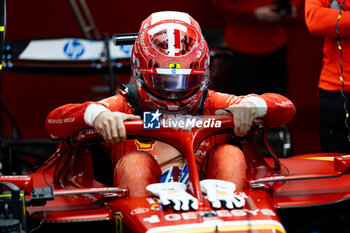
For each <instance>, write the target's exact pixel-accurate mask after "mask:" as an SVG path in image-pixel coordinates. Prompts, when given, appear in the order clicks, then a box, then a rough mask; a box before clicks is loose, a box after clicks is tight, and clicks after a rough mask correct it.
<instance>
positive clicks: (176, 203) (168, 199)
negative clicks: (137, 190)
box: [146, 182, 198, 211]
mask: <svg viewBox="0 0 350 233" xmlns="http://www.w3.org/2000/svg"><path fill="white" fill-rule="evenodd" d="M146 189H147V191H149V192H150V193H151V194H153V195H154V196H157V197H159V201H160V203H162V204H163V205H165V206H167V205H172V206H173V208H174V210H176V211H179V210H180V209H181V210H183V211H188V210H189V207H190V206H191V208H192V209H194V210H196V209H198V200H197V199H196V198H194V197H193V196H192V195H191V194H189V193H187V192H186V185H185V184H182V183H179V182H171V183H156V184H150V185H148V186H147V187H146Z"/></svg>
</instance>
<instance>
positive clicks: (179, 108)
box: [46, 11, 295, 210]
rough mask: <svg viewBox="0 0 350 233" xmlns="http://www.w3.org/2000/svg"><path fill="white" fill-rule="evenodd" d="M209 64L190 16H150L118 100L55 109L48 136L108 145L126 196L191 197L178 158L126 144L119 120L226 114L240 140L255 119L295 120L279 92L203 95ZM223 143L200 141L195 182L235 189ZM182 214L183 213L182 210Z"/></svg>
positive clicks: (232, 163)
mask: <svg viewBox="0 0 350 233" xmlns="http://www.w3.org/2000/svg"><path fill="white" fill-rule="evenodd" d="M209 60H210V57H209V48H208V45H207V43H206V41H205V39H204V37H203V35H202V32H201V29H200V26H199V24H198V23H197V22H196V21H195V20H194V19H193V18H192V17H191V16H190V15H188V14H187V13H183V12H174V11H167V12H156V13H153V14H152V15H150V16H149V17H148V18H147V19H146V20H144V21H143V23H142V24H141V27H140V30H139V35H138V37H137V39H136V41H135V43H134V46H133V50H132V55H131V62H132V71H133V77H132V79H131V82H130V83H129V84H128V85H126V86H125V87H124V88H122V90H120V94H118V95H115V96H112V97H109V98H106V99H103V100H101V101H98V102H85V103H82V104H67V105H64V106H61V107H59V108H57V109H55V110H53V111H52V112H51V113H50V114H49V115H48V117H47V119H46V129H47V131H48V132H49V133H50V134H51V135H52V136H54V137H69V136H71V135H72V134H73V133H75V132H77V131H78V130H81V129H83V128H86V127H91V126H92V127H94V128H95V129H96V131H97V132H98V133H100V134H101V135H102V137H103V138H104V140H105V142H107V143H109V148H110V155H111V160H112V163H113V165H114V166H115V172H114V184H115V186H118V187H122V188H128V189H129V195H130V197H142V196H149V192H151V193H152V194H154V195H157V196H161V195H162V194H161V193H162V192H161V190H164V189H167V188H169V189H175V190H178V191H179V192H181V193H182V194H183V196H182V197H181V198H182V199H184V198H188V199H191V198H193V197H192V196H191V195H187V194H188V193H186V192H185V191H186V185H187V184H188V183H189V178H188V168H187V164H186V160H185V159H184V156H183V155H181V153H180V152H179V151H178V150H177V149H175V148H174V147H172V146H170V145H168V144H165V143H163V142H160V141H146V142H145V141H138V140H126V134H125V127H124V125H123V121H126V120H139V119H140V116H141V117H142V116H143V113H144V112H146V111H156V113H159V114H162V117H164V118H169V117H173V116H182V115H214V114H220V115H229V114H232V116H233V118H234V122H235V128H234V129H233V131H234V133H235V135H236V136H243V135H245V134H246V133H247V132H248V131H249V129H250V127H251V125H252V122H253V120H254V119H256V118H262V119H264V121H265V124H266V125H268V126H270V127H274V126H276V127H277V126H280V125H283V124H285V123H287V122H288V121H289V120H291V118H292V117H293V116H294V114H295V107H294V105H293V104H292V102H291V101H290V100H288V99H287V98H285V97H283V96H281V95H278V94H273V93H269V94H263V95H255V94H251V95H247V96H234V95H228V94H222V93H217V92H215V91H212V90H208V89H207V86H208V74H209ZM242 78H244V77H242ZM214 81H215V80H214ZM226 139H227V137H225V136H220V137H219V136H213V137H211V138H208V139H206V140H205V141H203V142H202V143H201V145H200V147H199V148H198V149H197V150H196V154H195V155H196V162H197V165H198V171H199V172H200V176H201V178H202V179H211V180H214V181H215V182H216V181H218V180H219V181H222V183H221V184H222V185H221V186H222V187H223V188H226V189H229V190H232V191H234V189H236V190H242V189H244V186H245V178H246V170H247V166H246V162H245V158H244V155H243V153H242V151H241V150H240V149H239V148H238V147H236V146H233V145H230V144H226ZM219 181H218V182H219ZM225 181H226V183H225ZM169 182H172V183H175V184H176V187H175V186H172V187H170V186H169V184H170V183H169ZM181 183H183V184H181ZM204 183H205V182H204ZM204 183H203V192H207V191H208V187H209V186H210V185H211V184H204ZM151 184H153V185H151ZM216 184H218V183H216ZM231 184H234V186H232V185H231ZM206 185H207V187H206ZM218 186H220V185H216V187H218ZM210 187H211V186H210ZM232 193H233V192H232ZM180 196H181V195H180ZM184 196H186V197H184ZM161 199H162V197H161ZM192 201H193V200H192ZM194 202H195V200H194V201H193V202H192V203H194ZM182 203H185V202H184V201H182ZM213 203H214V202H212V204H213ZM216 203H217V204H218V205H220V202H216ZM227 205H228V207H232V204H230V203H229V204H227ZM177 208H178V209H179V208H180V207H179V206H177ZM192 208H195V205H192ZM181 209H183V210H187V209H188V205H187V206H184V207H181Z"/></svg>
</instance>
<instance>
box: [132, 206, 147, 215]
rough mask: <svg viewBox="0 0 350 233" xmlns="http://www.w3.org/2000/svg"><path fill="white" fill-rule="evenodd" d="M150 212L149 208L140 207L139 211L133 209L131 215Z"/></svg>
mask: <svg viewBox="0 0 350 233" xmlns="http://www.w3.org/2000/svg"><path fill="white" fill-rule="evenodd" d="M148 211H149V209H148V208H140V207H138V208H137V209H133V210H132V211H131V212H130V214H132V215H135V214H144V213H147V212H148Z"/></svg>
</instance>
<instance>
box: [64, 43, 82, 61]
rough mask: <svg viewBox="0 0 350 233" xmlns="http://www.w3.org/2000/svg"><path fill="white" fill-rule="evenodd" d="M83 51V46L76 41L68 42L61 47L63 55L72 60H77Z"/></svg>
mask: <svg viewBox="0 0 350 233" xmlns="http://www.w3.org/2000/svg"><path fill="white" fill-rule="evenodd" d="M84 51H85V48H84V46H83V45H82V44H81V43H80V42H79V41H77V40H70V41H68V42H67V43H66V44H65V45H64V47H63V52H64V54H66V55H67V56H68V57H69V58H72V59H78V58H79V57H80V56H81V55H83V54H84Z"/></svg>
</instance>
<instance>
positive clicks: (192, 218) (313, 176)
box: [0, 116, 350, 233]
mask: <svg viewBox="0 0 350 233" xmlns="http://www.w3.org/2000/svg"><path fill="white" fill-rule="evenodd" d="M200 118H201V119H202V120H205V119H208V118H211V119H214V120H216V121H221V127H220V128H196V127H195V128H192V129H191V130H184V129H175V128H161V129H143V123H142V121H131V122H125V126H126V132H127V135H128V138H140V137H145V138H152V139H156V140H160V141H163V142H166V143H169V144H171V145H173V146H174V147H176V148H177V149H178V150H179V151H180V152H182V154H183V155H185V157H186V159H187V161H188V166H189V172H190V180H191V183H192V189H193V195H194V196H195V197H196V198H197V199H198V201H199V209H198V210H197V211H188V212H174V211H173V210H172V209H171V208H164V207H163V206H161V204H160V203H159V202H158V200H157V199H156V198H153V197H148V198H129V197H128V193H127V190H126V189H119V188H113V187H106V186H105V185H103V184H101V183H99V182H97V181H96V180H95V179H94V173H93V168H92V161H91V153H90V151H89V150H87V145H90V144H92V143H96V142H98V141H101V137H100V136H99V135H98V134H97V133H96V132H95V130H93V129H85V130H82V131H80V132H78V133H77V134H76V135H75V136H74V137H72V138H71V141H70V142H67V141H62V142H61V143H60V145H59V147H58V149H57V151H56V153H55V154H57V155H53V156H52V157H51V158H49V160H48V162H47V163H46V164H45V165H44V166H42V167H41V168H40V169H39V170H37V171H36V172H35V173H32V174H28V175H22V176H1V177H0V182H2V181H9V182H12V183H14V184H16V185H17V186H19V187H20V188H21V189H22V190H24V191H25V193H26V194H27V196H26V198H27V199H30V195H29V194H30V193H31V191H32V190H33V187H35V188H40V187H47V186H53V188H54V195H55V199H54V200H52V201H48V202H47V204H46V205H45V206H38V207H27V211H28V215H27V216H28V218H29V220H30V219H32V220H35V219H37V220H40V219H41V218H43V216H42V214H38V213H42V212H45V221H46V222H48V223H50V222H52V223H64V222H85V221H107V222H112V223H113V224H112V225H114V228H115V230H116V231H117V232H129V231H130V232H150V233H151V232H216V231H220V232H286V230H285V229H284V227H283V225H282V223H281V221H280V218H279V216H278V214H277V211H276V209H280V208H281V209H283V208H291V207H308V206H315V205H324V204H327V203H328V204H329V203H337V202H340V201H342V200H346V199H348V198H349V196H350V179H349V175H348V174H347V173H349V169H350V155H342V154H307V155H299V156H294V157H291V158H283V159H279V161H274V160H273V159H271V158H264V157H263V156H262V155H261V153H260V151H259V150H258V147H257V145H256V143H255V139H254V134H253V133H252V136H251V137H247V139H246V140H245V142H242V143H241V144H242V148H243V151H244V154H245V156H246V162H247V165H248V176H247V177H248V180H247V184H248V185H247V189H246V190H244V191H242V192H239V194H240V195H242V196H243V197H244V198H245V200H246V204H245V207H243V208H242V209H233V210H226V209H224V208H221V209H219V210H214V209H212V207H211V205H210V203H209V202H208V200H206V199H204V198H203V195H202V193H201V191H200V185H199V176H198V173H197V170H196V164H195V159H194V150H195V149H196V147H197V146H198V145H199V143H200V142H201V141H202V140H203V139H204V138H206V137H208V136H211V135H214V134H219V133H229V132H232V129H233V125H234V123H233V120H232V117H227V116H202V117H200ZM253 131H254V130H253ZM255 131H257V129H255ZM278 167H280V169H278Z"/></svg>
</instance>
